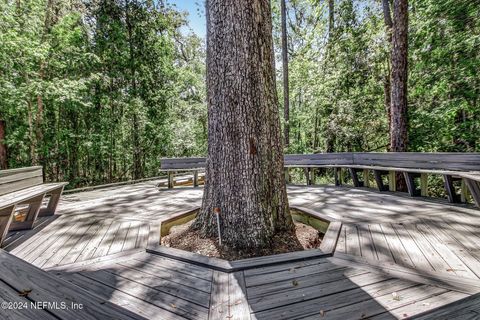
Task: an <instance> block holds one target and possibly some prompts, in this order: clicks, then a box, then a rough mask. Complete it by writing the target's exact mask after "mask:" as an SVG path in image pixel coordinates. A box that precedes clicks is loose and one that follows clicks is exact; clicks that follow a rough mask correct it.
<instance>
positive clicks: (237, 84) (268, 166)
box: [192, 0, 293, 251]
mask: <svg viewBox="0 0 480 320" xmlns="http://www.w3.org/2000/svg"><path fill="white" fill-rule="evenodd" d="M206 15H207V101H208V156H207V166H206V182H205V190H204V195H203V203H202V208H201V210H200V212H199V214H198V216H197V219H196V220H195V222H194V224H193V225H192V227H193V228H195V229H198V230H200V231H201V233H202V234H203V235H204V236H207V237H217V224H216V216H215V212H214V210H215V209H216V208H218V209H219V212H220V213H219V215H220V220H221V238H222V243H223V244H224V245H225V246H227V247H228V248H231V249H241V250H246V251H247V250H248V251H254V250H257V249H260V248H265V247H268V246H269V245H270V244H271V239H272V236H273V235H274V234H275V233H276V232H280V231H282V232H293V222H292V218H291V216H290V213H289V207H288V200H287V193H286V187H285V180H284V177H283V144H282V139H281V128H280V117H279V112H278V97H277V92H276V88H275V73H274V70H275V69H274V67H275V66H274V55H273V41H272V21H271V12H270V1H269V0H249V1H247V0H241V1H238V0H207V3H206Z"/></svg>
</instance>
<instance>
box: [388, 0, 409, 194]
mask: <svg viewBox="0 0 480 320" xmlns="http://www.w3.org/2000/svg"><path fill="white" fill-rule="evenodd" d="M407 80H408V0H394V2H393V36H392V88H391V90H392V91H391V99H392V101H391V116H390V119H391V127H390V151H392V152H405V151H407V144H408V136H407ZM397 189H398V190H399V191H405V190H406V184H405V180H404V179H403V176H402V175H400V174H399V175H397Z"/></svg>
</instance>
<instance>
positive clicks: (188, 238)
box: [161, 221, 323, 261]
mask: <svg viewBox="0 0 480 320" xmlns="http://www.w3.org/2000/svg"><path fill="white" fill-rule="evenodd" d="M192 223H193V221H190V222H188V223H185V224H182V225H178V226H174V227H172V228H171V229H170V233H169V234H168V235H166V236H164V237H162V239H161V240H162V241H161V243H162V245H164V246H167V247H172V248H176V249H181V250H185V251H190V252H194V253H198V254H201V255H204V256H208V257H215V258H220V259H225V260H230V261H233V260H239V259H246V258H252V257H259V256H267V255H273V254H280V253H288V252H294V251H302V250H306V249H313V248H318V247H319V246H320V243H321V239H322V238H323V234H321V233H319V231H318V230H316V229H315V228H313V227H311V226H309V225H306V224H303V223H300V222H294V223H295V236H292V235H290V234H277V235H275V236H274V239H273V246H272V247H271V248H267V249H264V250H262V251H257V252H253V253H252V252H242V251H232V250H226V249H225V248H224V247H221V246H220V245H219V244H218V241H217V239H212V238H202V237H201V236H200V234H199V232H198V231H196V230H192V229H191V228H190V226H191V224H192Z"/></svg>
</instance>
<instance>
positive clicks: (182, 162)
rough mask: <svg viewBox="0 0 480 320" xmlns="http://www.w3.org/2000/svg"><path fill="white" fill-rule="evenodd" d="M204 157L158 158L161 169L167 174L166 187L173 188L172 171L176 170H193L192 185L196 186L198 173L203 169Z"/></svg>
mask: <svg viewBox="0 0 480 320" xmlns="http://www.w3.org/2000/svg"><path fill="white" fill-rule="evenodd" d="M205 162H206V158H164V159H161V160H160V165H161V171H166V172H167V175H168V179H167V181H168V183H167V184H168V188H169V189H171V188H173V186H174V184H175V182H174V179H173V178H174V173H175V172H178V171H187V172H193V186H194V187H198V173H199V171H203V170H205Z"/></svg>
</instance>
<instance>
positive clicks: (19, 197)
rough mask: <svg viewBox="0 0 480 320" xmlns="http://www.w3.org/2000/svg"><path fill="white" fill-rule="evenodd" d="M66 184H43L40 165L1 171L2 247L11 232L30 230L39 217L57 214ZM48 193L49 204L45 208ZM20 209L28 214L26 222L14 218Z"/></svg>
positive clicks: (0, 230)
mask: <svg viewBox="0 0 480 320" xmlns="http://www.w3.org/2000/svg"><path fill="white" fill-rule="evenodd" d="M67 184H68V183H67V182H57V183H43V169H42V167H38V166H37V167H28V168H18V169H8V170H0V246H1V244H2V242H3V240H4V239H5V237H6V235H7V232H8V231H16V230H24V229H31V228H33V226H34V224H35V221H36V219H37V218H38V217H43V216H50V215H53V214H55V210H56V208H57V205H58V201H59V200H60V196H61V194H62V192H63V188H64V187H65V185H67ZM47 196H49V200H48V204H47V205H46V207H43V208H42V205H43V203H44V200H45V197H47ZM19 207H20V208H19ZM18 209H20V210H22V211H23V213H24V214H25V219H23V221H15V220H14V214H15V211H16V210H18Z"/></svg>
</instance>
